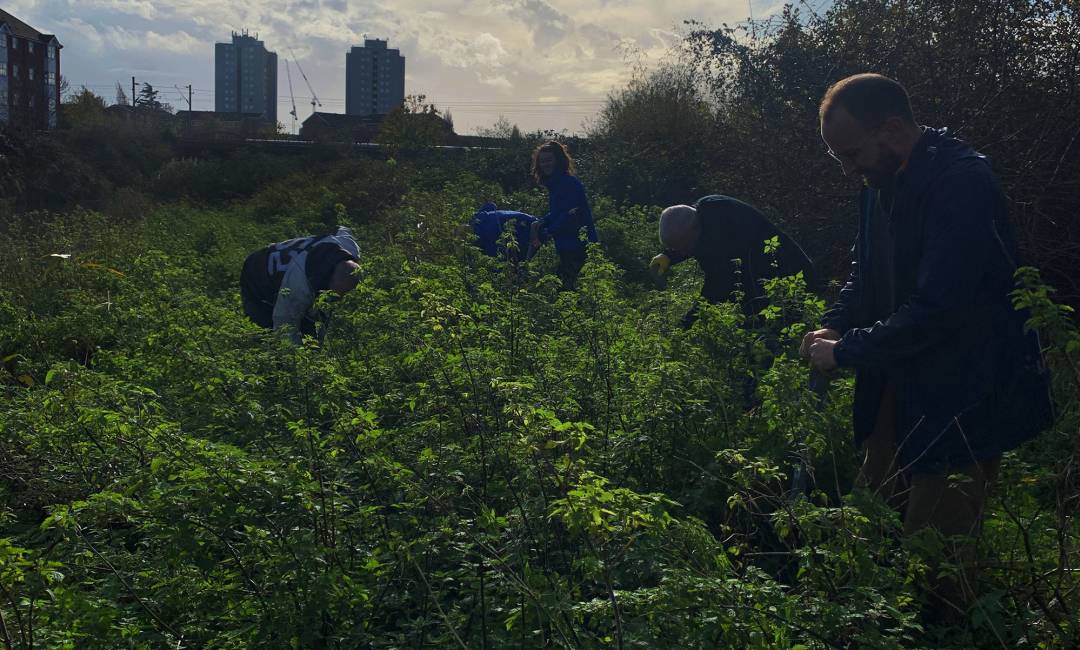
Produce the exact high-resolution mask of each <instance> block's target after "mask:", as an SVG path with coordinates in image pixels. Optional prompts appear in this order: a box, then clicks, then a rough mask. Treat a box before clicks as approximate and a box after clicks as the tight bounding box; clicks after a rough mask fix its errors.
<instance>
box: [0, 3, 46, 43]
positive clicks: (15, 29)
mask: <svg viewBox="0 0 1080 650" xmlns="http://www.w3.org/2000/svg"><path fill="white" fill-rule="evenodd" d="M0 24H3V25H7V28H8V30H10V31H11V33H12V34H14V35H15V36H18V37H20V38H28V39H31V40H34V41H41V42H47V41H50V40H52V39H54V38H56V37H55V36H53V35H52V34H43V33H41V32H39V31H38V30H36V29H34V28H33V27H31V26H30V25H27V24H26V23H24V22H23V21H21V20H19V19H18V18H16V17H15V16H12V15H11V14H9V13H8V12H6V11H4V10H3V9H0Z"/></svg>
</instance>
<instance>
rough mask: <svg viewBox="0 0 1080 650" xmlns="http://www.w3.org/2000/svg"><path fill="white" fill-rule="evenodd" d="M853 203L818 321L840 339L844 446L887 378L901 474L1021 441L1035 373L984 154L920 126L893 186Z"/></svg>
mask: <svg viewBox="0 0 1080 650" xmlns="http://www.w3.org/2000/svg"><path fill="white" fill-rule="evenodd" d="M859 207H860V220H859V236H858V239H857V240H856V243H855V249H854V250H855V262H854V264H853V265H852V272H851V275H850V277H849V278H848V281H847V283H846V285H845V286H844V288H843V290H842V291H841V293H840V298H839V301H838V302H837V304H836V305H834V306H833V308H832V309H831V310H830V311H829V312H828V313H827V314H826V317H825V319H824V325H825V327H827V328H830V329H835V330H837V331H838V332H840V333H841V334H842V338H841V340H840V342H839V344H838V345H837V346H836V349H835V354H836V361H837V363H838V364H839V365H840V366H841V367H851V368H854V369H855V377H856V389H855V405H854V420H855V422H854V428H855V440H856V443H861V442H862V441H863V440H865V439H866V437H867V436H869V435H870V433H871V432H872V431H873V428H874V423H875V421H876V418H877V410H878V406H879V404H880V401H881V396H882V393H883V391H884V390H885V388H886V386H888V385H890V384H891V385H892V386H893V387H894V389H895V390H896V396H897V401H896V404H897V409H896V422H895V426H896V436H897V443H898V446H899V452H900V456H899V460H900V462H901V467H902V468H903V469H904V470H905V471H907V472H910V473H917V472H927V471H941V470H943V469H944V468H947V467H955V466H959V465H963V464H965V463H970V462H971V461H972V460H982V459H986V458H990V457H992V456H996V455H997V454H1000V453H1002V452H1004V451H1007V450H1010V449H1013V448H1015V447H1016V446H1018V445H1019V444H1020V443H1022V442H1023V441H1025V440H1028V439H1030V438H1032V437H1034V436H1035V435H1036V434H1037V433H1038V432H1039V431H1040V430H1042V429H1043V428H1045V426H1046V425H1047V424H1048V422H1049V420H1050V418H1051V402H1050V397H1049V392H1048V382H1047V378H1046V375H1045V370H1044V369H1043V368H1042V364H1041V355H1040V351H1039V343H1038V339H1037V336H1036V335H1035V334H1031V333H1025V332H1024V328H1023V325H1024V321H1025V320H1026V318H1027V314H1026V313H1025V312H1023V311H1017V310H1015V309H1013V307H1012V303H1011V298H1010V296H1009V294H1010V292H1011V290H1012V289H1013V288H1014V281H1013V274H1014V271H1015V269H1016V246H1015V243H1014V240H1013V236H1012V231H1011V228H1010V226H1009V222H1008V218H1007V211H1006V205H1005V199H1004V196H1003V194H1002V191H1001V188H1000V187H999V185H998V181H997V179H996V178H995V176H994V174H993V172H992V171H991V169H990V164H989V162H988V161H987V160H986V158H985V157H984V156H982V155H981V154H979V153H978V152H976V151H975V150H974V149H972V148H971V147H970V146H969V145H967V144H966V143H964V142H962V141H960V140H958V139H956V138H953V137H951V136H949V135H948V134H947V133H946V131H945V130H940V131H939V130H934V129H925V130H924V132H923V136H922V137H921V138H920V140H919V141H918V143H917V144H916V146H915V148H914V150H913V151H912V154H911V156H910V158H909V160H908V163H907V165H906V167H905V168H904V169H903V171H901V172H900V173H899V174H898V175H897V176H896V179H895V182H894V185H893V187H891V188H886V189H885V190H874V189H869V188H867V189H864V190H863V192H862V194H861V195H860V205H859ZM875 219H877V220H879V221H876V222H875V221H874V220H875ZM874 237H877V240H876V241H871V240H872V239H873V238H874ZM890 271H891V272H890Z"/></svg>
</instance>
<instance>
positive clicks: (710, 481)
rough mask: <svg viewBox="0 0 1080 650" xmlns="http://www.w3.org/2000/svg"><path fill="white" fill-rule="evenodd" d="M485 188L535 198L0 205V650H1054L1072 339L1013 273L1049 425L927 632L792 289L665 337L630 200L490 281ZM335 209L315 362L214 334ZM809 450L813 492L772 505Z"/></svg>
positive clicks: (1064, 559) (1062, 315)
mask: <svg viewBox="0 0 1080 650" xmlns="http://www.w3.org/2000/svg"><path fill="white" fill-rule="evenodd" d="M186 164H188V163H183V164H181V165H180V167H176V166H174V167H173V168H171V169H169V170H166V171H165V172H162V174H163V175H164V174H170V173H171V174H174V176H173V178H175V179H177V180H175V182H174V184H172V186H171V189H172V190H174V191H175V192H176V195H177V196H182V192H180V191H179V188H182V186H183V179H184V178H188V177H190V173H192V172H191V170H190V169H188V170H186V171H185V169H184V168H183V165H186ZM191 165H195V163H191ZM184 174H188V176H184ZM160 177H161V176H160V175H159V178H160ZM166 177H167V176H166ZM491 199H493V200H495V201H496V202H498V203H499V204H500V205H506V206H512V207H515V208H519V209H524V210H527V211H531V212H534V213H536V212H538V213H543V211H544V205H545V197H544V196H543V195H542V194H541V193H539V192H538V191H535V190H531V191H519V192H516V193H514V194H512V195H510V196H506V195H505V194H504V192H503V190H502V189H501V187H500V186H499V185H498V184H496V183H493V182H491V181H490V180H486V178H485V175H484V173H483V170H482V168H481V167H475V166H474V168H472V169H470V168H468V166H463V165H452V164H447V165H445V166H440V165H438V164H435V163H433V162H431V161H426V162H409V161H402V162H396V161H393V160H390V161H342V162H339V163H335V164H334V165H332V166H330V167H328V168H327V169H326V170H320V171H319V172H317V173H316V172H296V173H293V174H291V175H284V176H280V177H279V178H278V179H277V180H275V181H273V182H269V183H267V184H266V185H265V186H264V187H263V189H262V190H261V191H259V192H257V193H255V194H253V195H252V196H250V197H247V198H241V199H238V200H235V201H231V202H217V203H212V202H202V203H192V202H188V201H186V200H183V199H178V200H174V201H168V202H162V203H151V202H147V205H146V209H145V210H143V211H133V210H130V209H129V210H122V211H120V210H118V211H115V212H110V211H109V210H108V209H105V210H104V211H102V212H94V211H86V210H81V209H76V210H73V211H65V212H23V213H21V214H19V215H16V216H10V215H9V216H6V217H4V220H3V222H2V223H0V277H3V278H4V280H3V284H2V285H0V358H2V360H3V369H2V370H0V647H4V648H35V647H36V648H166V647H168V648H289V647H292V648H363V647H376V648H431V647H447V648H454V647H457V648H510V647H517V648H538V647H553V648H555V647H557V648H600V647H618V648H705V647H709V648H713V647H715V648H835V647H843V648H916V647H926V648H944V647H957V648H966V647H1007V648H1013V647H1032V648H1040V647H1059V648H1066V647H1076V644H1077V643H1078V642H1080V624H1078V623H1077V616H1078V615H1077V608H1080V593H1078V589H1080V577H1078V574H1077V571H1078V565H1080V562H1078V561H1080V552H1078V549H1077V541H1078V540H1077V536H1078V535H1080V525H1078V523H1077V519H1076V514H1077V511H1078V509H1080V503H1078V501H1080V496H1078V495H1080V481H1078V479H1077V470H1076V467H1075V462H1076V460H1077V459H1078V458H1080V455H1078V448H1077V447H1078V445H1080V442H1078V440H1080V437H1078V435H1077V433H1078V423H1080V414H1078V413H1077V400H1076V397H1077V396H1078V395H1080V374H1078V369H1080V364H1078V363H1077V355H1078V354H1080V335H1078V334H1077V330H1076V328H1075V324H1074V321H1072V320H1071V315H1070V314H1069V313H1068V311H1067V310H1064V309H1063V308H1062V307H1060V306H1057V305H1055V304H1054V303H1053V302H1052V294H1050V293H1049V290H1048V288H1047V287H1045V286H1043V285H1042V284H1041V283H1040V282H1039V280H1038V277H1037V275H1035V274H1034V273H1029V274H1028V275H1026V276H1025V283H1026V286H1028V287H1029V289H1028V290H1026V291H1024V292H1021V293H1020V294H1018V297H1019V298H1020V299H1021V300H1023V301H1025V302H1026V303H1028V304H1030V305H1032V306H1033V307H1034V314H1035V315H1036V321H1037V323H1038V324H1039V325H1040V326H1042V327H1043V328H1044V330H1045V331H1046V333H1047V340H1048V341H1049V343H1050V349H1049V351H1048V354H1049V359H1050V361H1051V363H1052V364H1053V366H1054V369H1055V371H1056V375H1055V379H1056V383H1057V385H1056V389H1057V393H1058V398H1059V403H1060V406H1061V413H1060V419H1059V422H1058V424H1057V425H1056V426H1055V428H1054V429H1052V430H1050V431H1047V432H1046V433H1044V434H1043V435H1042V437H1041V438H1039V439H1038V440H1036V441H1035V442H1033V443H1031V444H1029V445H1027V446H1025V447H1023V448H1021V449H1020V450H1018V451H1017V452H1015V453H1012V454H1009V455H1008V456H1007V457H1006V459H1005V461H1004V464H1003V469H1002V479H1001V482H1000V486H999V488H998V490H997V492H996V494H995V496H994V498H993V501H992V506H991V508H992V509H991V513H990V514H989V515H988V517H987V525H986V532H985V535H984V544H983V548H982V549H981V553H980V557H981V558H982V562H981V566H982V569H981V572H980V574H979V580H980V600H979V602H978V605H977V607H976V608H975V609H974V611H973V613H972V615H971V617H970V619H969V620H968V621H966V622H959V623H958V622H956V621H952V622H951V623H948V624H942V623H940V621H939V622H935V620H936V619H935V618H934V617H932V616H931V617H928V616H926V615H924V612H923V611H922V609H923V608H922V601H923V600H924V594H925V592H924V589H923V588H924V586H925V584H926V583H927V579H928V575H927V574H928V572H929V571H930V570H931V569H929V567H930V566H931V564H932V560H933V558H934V553H935V544H936V543H937V542H936V540H934V539H932V538H931V537H930V536H925V537H922V538H919V539H916V540H909V541H908V542H902V541H900V538H899V521H898V518H897V516H896V515H895V514H894V513H892V512H891V511H890V510H889V508H888V507H887V506H886V505H885V504H884V503H883V502H881V501H880V500H877V499H875V498H873V497H872V496H870V495H866V494H858V493H856V494H849V491H850V485H851V481H852V477H853V474H854V472H855V468H856V465H857V461H858V459H857V457H856V454H855V452H854V450H853V449H852V448H851V444H850V417H849V409H850V399H851V383H850V379H848V378H839V379H837V380H835V381H833V382H832V385H831V387H830V391H829V395H828V399H827V400H826V401H825V402H824V403H822V402H820V401H819V400H818V398H817V396H816V395H814V394H813V393H812V392H810V391H809V390H807V388H806V384H807V381H806V380H807V370H806V367H805V366H804V365H803V364H801V363H800V362H799V361H798V359H797V358H796V356H795V354H794V351H795V347H796V341H797V340H798V338H799V337H800V336H801V333H802V332H803V331H804V330H805V327H806V326H807V325H808V324H814V323H816V318H817V316H818V315H819V314H820V312H821V310H822V309H823V308H824V302H823V301H822V300H821V299H820V298H818V297H815V296H810V295H807V294H806V292H805V291H804V290H803V288H802V286H801V283H800V281H799V279H797V278H793V279H787V280H783V281H779V282H776V283H775V286H772V287H771V288H770V292H771V295H772V296H773V305H772V307H770V308H769V309H767V310H766V311H765V312H763V313H762V314H761V315H759V316H758V317H756V318H755V319H753V320H752V322H746V319H745V318H744V317H743V315H742V313H741V312H740V311H739V310H738V309H737V308H736V307H735V306H733V305H719V306H716V307H710V308H706V309H705V310H704V315H703V318H702V319H701V320H700V321H699V322H698V323H697V324H696V325H695V326H694V327H693V328H691V329H690V330H686V331H684V330H681V329H679V327H678V321H679V318H680V316H681V315H682V313H683V312H684V311H685V310H686V309H687V307H688V306H689V304H690V301H691V300H692V299H693V297H694V295H695V293H696V289H697V282H699V280H700V278H698V277H696V270H694V269H692V268H691V266H692V265H686V266H685V267H680V269H679V271H678V272H677V273H676V274H675V277H674V278H673V279H672V280H671V282H670V283H669V286H668V287H667V288H666V289H665V290H661V288H659V287H658V286H657V284H656V283H655V281H654V280H653V279H652V278H650V277H649V276H648V275H647V273H646V272H645V265H646V263H647V260H648V259H649V257H650V256H651V255H652V254H654V253H655V252H656V250H655V249H656V218H657V212H658V211H657V210H656V209H654V208H650V207H645V206H637V205H630V204H625V203H622V204H620V203H616V202H614V201H612V200H610V199H608V198H606V197H604V196H601V195H593V196H592V201H593V208H594V212H595V214H596V222H597V226H598V228H599V231H600V237H601V241H602V244H601V245H598V246H595V247H592V248H591V249H590V252H589V263H588V264H587V266H586V267H585V270H584V273H583V276H582V279H581V281H580V282H579V286H580V288H579V291H577V292H560V291H559V290H558V289H559V282H558V280H557V279H556V278H555V276H554V275H553V270H554V266H555V259H554V255H553V253H552V251H550V249H545V250H544V251H542V253H541V255H539V256H538V257H537V258H536V259H534V260H533V261H532V262H530V264H529V266H528V268H527V269H525V270H524V271H522V272H519V273H514V272H513V271H512V270H511V269H508V268H506V267H504V266H502V265H500V264H498V263H497V262H495V261H493V260H490V259H488V258H483V257H481V256H479V255H478V254H477V253H476V251H474V250H472V248H471V247H470V246H468V245H467V241H468V237H467V234H466V228H465V227H464V225H463V224H464V222H465V221H466V220H467V218H468V217H469V216H470V215H471V214H472V212H473V211H474V210H475V209H476V207H477V206H479V205H480V203H481V202H482V201H484V200H491ZM336 223H342V224H345V225H350V226H352V227H353V229H354V232H355V233H356V234H357V235H358V239H359V241H360V244H361V250H362V256H363V259H362V270H363V279H362V281H361V283H360V285H359V287H358V289H357V290H356V291H354V292H352V293H351V294H350V295H348V296H346V297H344V298H343V299H341V300H339V301H336V302H333V303H329V302H328V303H327V304H326V305H325V306H324V307H325V309H327V310H328V311H329V312H330V313H331V319H330V321H329V324H328V328H327V329H328V331H327V333H326V337H325V340H324V342H323V344H322V345H321V346H318V345H317V344H316V343H315V342H314V341H309V343H308V344H306V345H304V346H303V347H300V348H296V347H293V346H291V345H289V344H288V343H287V342H285V341H283V340H280V339H279V338H277V337H275V336H273V335H272V334H270V333H267V332H265V331H263V330H260V329H259V328H257V327H255V326H254V325H252V324H250V323H249V322H247V321H246V319H245V318H244V317H243V315H242V313H241V310H240V304H239V296H238V290H237V280H238V277H237V276H238V274H239V269H240V265H241V262H242V261H243V259H244V257H245V256H246V254H247V253H248V252H249V251H251V250H254V249H256V248H258V247H260V246H262V245H265V244H266V243H269V242H271V241H278V240H281V239H286V238H289V237H293V236H296V235H299V234H303V233H310V232H316V231H318V230H319V229H322V228H325V227H327V226H329V225H333V224H336ZM806 449H809V450H812V455H813V457H814V459H815V462H814V476H815V485H816V488H815V490H814V491H813V493H812V494H811V495H810V497H809V498H808V499H798V498H787V497H786V496H785V493H786V491H787V489H788V486H789V479H788V476H789V475H790V471H791V468H792V463H793V461H792V458H793V454H794V453H795V452H797V451H800V450H806ZM934 570H935V571H948V570H949V567H947V566H946V567H938V568H937V569H934Z"/></svg>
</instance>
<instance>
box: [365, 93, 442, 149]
mask: <svg viewBox="0 0 1080 650" xmlns="http://www.w3.org/2000/svg"><path fill="white" fill-rule="evenodd" d="M453 132H454V131H453V127H452V126H451V125H450V124H449V123H448V122H447V121H446V119H444V118H443V117H442V116H441V115H439V109H437V108H436V107H435V104H428V103H427V97H426V96H424V95H409V96H408V97H406V98H405V102H404V103H403V104H402V105H401V106H398V107H397V108H395V109H394V110H392V111H390V113H389V114H388V115H387V116H386V119H384V120H383V123H382V126H381V127H380V128H379V134H378V136H376V138H375V141H376V142H378V143H379V144H385V145H388V146H390V148H391V149H393V150H395V151H419V150H421V149H425V148H427V147H433V146H436V145H440V144H442V143H443V142H445V141H446V139H447V137H448V136H450V135H452V134H453Z"/></svg>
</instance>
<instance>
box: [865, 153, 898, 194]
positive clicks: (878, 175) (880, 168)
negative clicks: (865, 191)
mask: <svg viewBox="0 0 1080 650" xmlns="http://www.w3.org/2000/svg"><path fill="white" fill-rule="evenodd" d="M903 164H904V161H903V160H901V159H900V156H898V155H896V154H895V153H893V152H891V151H890V152H882V154H881V160H880V161H879V164H878V165H877V168H876V169H874V170H872V171H869V172H866V173H864V174H863V182H864V183H866V185H867V186H868V187H871V188H873V189H875V190H880V189H884V188H886V187H889V186H890V185H892V184H893V181H894V180H896V172H898V171H900V166H901V165H903Z"/></svg>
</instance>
